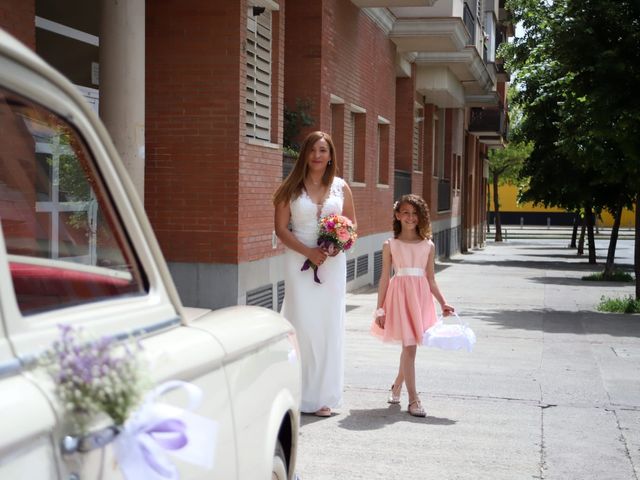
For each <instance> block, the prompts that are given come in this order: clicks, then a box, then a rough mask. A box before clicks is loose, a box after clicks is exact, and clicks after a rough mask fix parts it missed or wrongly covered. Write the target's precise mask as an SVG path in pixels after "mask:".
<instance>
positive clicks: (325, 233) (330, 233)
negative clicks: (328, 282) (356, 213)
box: [300, 214, 358, 283]
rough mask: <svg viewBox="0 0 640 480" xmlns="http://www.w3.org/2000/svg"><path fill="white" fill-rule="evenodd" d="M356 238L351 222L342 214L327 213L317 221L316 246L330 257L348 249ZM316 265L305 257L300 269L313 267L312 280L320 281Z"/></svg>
mask: <svg viewBox="0 0 640 480" xmlns="http://www.w3.org/2000/svg"><path fill="white" fill-rule="evenodd" d="M357 238H358V234H357V233H356V231H355V229H354V228H353V223H352V222H351V220H349V219H348V218H347V217H345V216H343V215H335V214H334V215H327V216H325V217H322V218H321V219H320V221H319V222H318V242H317V243H318V246H319V247H320V248H321V249H322V250H323V251H324V252H325V253H326V254H327V255H329V256H331V257H334V256H336V255H337V254H339V253H340V252H344V251H346V250H349V249H350V248H351V247H352V246H353V244H354V243H355V241H356V239H357ZM318 266H319V265H318V264H316V263H314V262H313V261H312V260H310V259H307V260H305V262H304V263H303V264H302V268H301V269H300V270H302V271H304V270H308V269H309V268H311V269H313V280H314V281H315V282H316V283H322V282H321V281H320V279H319V278H318Z"/></svg>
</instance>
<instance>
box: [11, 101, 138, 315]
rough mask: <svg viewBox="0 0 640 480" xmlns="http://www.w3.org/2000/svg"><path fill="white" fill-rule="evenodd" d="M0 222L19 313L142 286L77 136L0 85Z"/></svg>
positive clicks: (116, 294) (128, 291)
mask: <svg viewBox="0 0 640 480" xmlns="http://www.w3.org/2000/svg"><path fill="white" fill-rule="evenodd" d="M0 226H1V227H2V234H3V236H4V241H5V244H6V249H7V255H8V259H9V268H10V271H11V277H12V280H13V287H14V290H15V294H16V299H17V303H18V306H19V308H20V311H21V312H22V314H23V315H29V314H33V313H37V312H42V311H47V310H53V309H58V308H64V307H68V306H71V305H78V304H82V303H87V302H94V301H98V300H105V299H110V298H115V297H121V296H128V295H139V294H142V293H144V292H145V291H146V287H145V282H144V277H143V275H142V272H141V269H140V267H139V264H138V263H137V261H136V260H135V258H134V256H133V253H132V249H131V248H130V247H129V244H128V240H127V238H126V235H125V234H124V230H123V228H122V227H121V224H120V221H119V218H118V217H117V215H116V213H115V210H114V208H113V206H112V204H111V202H110V198H109V196H108V194H107V191H106V189H105V188H104V185H103V183H102V182H101V179H100V176H99V175H98V172H97V170H96V169H95V165H93V163H92V162H91V157H90V153H89V150H88V149H87V147H86V145H85V144H84V142H83V139H82V138H81V136H80V135H79V134H78V132H77V131H76V130H75V129H74V128H73V127H72V126H71V125H70V124H69V123H68V122H67V121H66V120H65V119H64V118H62V117H60V116H58V115H56V114H55V113H53V112H51V111H48V110H47V109H45V108H43V107H41V106H39V105H37V104H34V103H33V102H31V101H29V100H27V99H24V98H22V97H20V96H18V95H16V94H14V93H11V92H9V91H7V90H4V89H2V88H0Z"/></svg>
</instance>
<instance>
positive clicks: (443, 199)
mask: <svg viewBox="0 0 640 480" xmlns="http://www.w3.org/2000/svg"><path fill="white" fill-rule="evenodd" d="M446 210H451V180H449V179H448V178H441V179H439V180H438V211H439V212H444V211H446Z"/></svg>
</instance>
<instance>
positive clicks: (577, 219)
mask: <svg viewBox="0 0 640 480" xmlns="http://www.w3.org/2000/svg"><path fill="white" fill-rule="evenodd" d="M579 224H580V212H576V214H575V216H574V217H573V232H572V233H571V244H570V245H569V248H576V239H577V238H578V225H579Z"/></svg>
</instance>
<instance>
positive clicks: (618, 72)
mask: <svg viewBox="0 0 640 480" xmlns="http://www.w3.org/2000/svg"><path fill="white" fill-rule="evenodd" d="M506 6H507V8H509V9H510V10H511V12H512V14H513V17H514V20H515V22H517V23H519V24H520V25H521V26H522V28H523V30H524V35H523V36H522V37H521V38H516V39H515V41H514V42H512V43H510V44H507V45H504V46H503V47H502V48H503V51H502V52H501V54H502V55H503V56H504V57H505V58H506V59H507V68H508V69H510V70H511V71H514V72H515V73H516V75H515V83H516V84H517V87H518V90H517V91H518V93H517V95H515V97H514V102H515V103H517V104H519V105H520V106H521V107H522V110H523V122H522V125H521V128H520V131H519V134H520V135H521V138H522V139H523V140H525V141H530V142H532V144H533V149H532V152H531V155H530V156H529V157H528V158H527V159H526V160H525V162H524V165H523V168H522V176H523V178H525V179H526V182H527V183H526V187H525V188H524V189H523V191H522V199H525V200H530V201H533V202H534V203H542V204H544V205H547V206H548V205H553V206H559V207H564V208H567V209H570V210H577V209H584V211H585V212H587V215H586V218H587V219H590V218H592V215H589V214H588V212H592V211H595V212H598V211H599V210H601V209H608V210H609V211H611V212H612V213H614V215H615V213H616V212H618V211H620V208H621V206H631V205H632V202H634V201H635V202H637V201H638V195H639V192H640V158H639V155H640V98H639V97H638V96H637V95H635V94H634V92H635V90H636V89H637V87H638V85H640V2H638V1H637V0H553V1H552V0H507V5H506ZM589 226H590V227H591V228H590V229H589V246H590V248H589V251H590V262H592V263H595V248H594V244H593V233H592V225H589ZM639 228H640V226H638V225H636V239H638V235H639V233H638V232H639V230H638V229H639ZM637 244H638V242H637V241H636V246H637ZM636 269H638V262H636Z"/></svg>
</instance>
